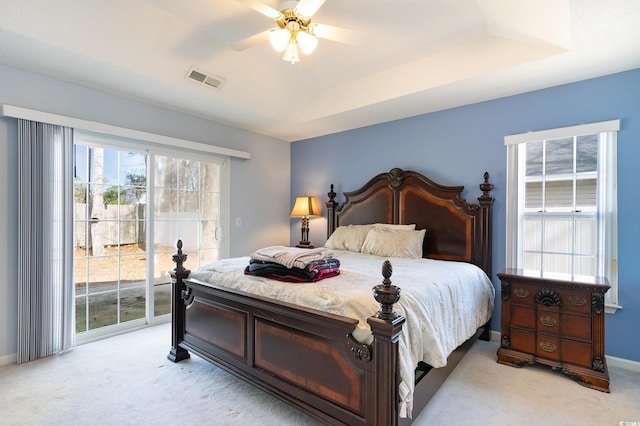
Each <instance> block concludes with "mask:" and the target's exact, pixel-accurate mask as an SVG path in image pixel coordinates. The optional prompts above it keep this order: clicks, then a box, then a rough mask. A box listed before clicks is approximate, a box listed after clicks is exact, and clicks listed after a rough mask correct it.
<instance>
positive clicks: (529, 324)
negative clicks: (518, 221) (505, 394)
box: [498, 269, 610, 392]
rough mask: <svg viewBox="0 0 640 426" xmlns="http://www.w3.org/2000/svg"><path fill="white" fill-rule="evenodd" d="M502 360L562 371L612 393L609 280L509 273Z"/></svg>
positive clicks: (504, 294) (504, 288) (505, 284)
mask: <svg viewBox="0 0 640 426" xmlns="http://www.w3.org/2000/svg"><path fill="white" fill-rule="evenodd" d="M498 278H500V281H501V284H502V285H501V288H502V302H501V311H502V312H501V334H502V338H501V342H500V349H498V362H499V363H502V364H507V365H511V366H513V367H522V366H524V365H532V364H534V363H540V364H545V365H549V366H551V367H553V368H554V369H559V370H560V371H562V372H563V373H565V374H566V375H568V376H570V377H572V378H573V379H575V380H576V381H577V382H578V383H580V384H581V385H583V386H587V387H590V388H593V389H597V390H600V391H603V392H609V372H608V370H607V361H606V359H605V354H604V315H605V313H604V295H605V293H606V292H607V290H609V288H610V287H609V284H608V282H607V280H606V279H605V278H595V279H589V278H586V279H574V278H572V277H569V276H566V275H564V276H563V275H560V274H549V275H547V274H542V275H541V274H540V273H537V274H532V273H527V272H524V271H522V270H519V269H507V270H505V271H503V272H502V273H500V274H498Z"/></svg>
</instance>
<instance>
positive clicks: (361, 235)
mask: <svg viewBox="0 0 640 426" xmlns="http://www.w3.org/2000/svg"><path fill="white" fill-rule="evenodd" d="M371 229H373V225H346V226H338V227H337V228H336V230H335V231H333V233H332V234H331V236H330V237H329V239H328V240H327V242H326V244H325V245H324V246H325V247H326V248H329V249H333V250H349V251H355V252H358V253H359V252H360V250H361V249H362V243H364V240H365V238H367V234H368V233H369V231H370V230H371Z"/></svg>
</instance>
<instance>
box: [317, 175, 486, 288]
mask: <svg viewBox="0 0 640 426" xmlns="http://www.w3.org/2000/svg"><path fill="white" fill-rule="evenodd" d="M463 189H464V186H444V185H440V184H437V183H435V182H433V181H432V180H430V179H429V178H427V177H425V176H423V175H422V174H420V173H418V172H412V171H405V170H402V169H399V168H394V169H391V171H389V172H388V173H381V174H379V175H377V176H375V177H373V178H372V179H371V180H369V182H367V183H366V184H365V185H364V186H362V187H361V188H360V189H358V190H355V191H351V192H345V193H344V195H345V197H346V200H345V202H344V203H343V204H342V205H341V206H338V203H337V202H336V201H335V197H336V193H335V192H333V185H331V191H330V192H329V194H328V196H329V201H327V203H326V206H327V212H328V229H327V238H328V237H329V236H330V235H331V234H332V233H333V231H334V230H335V229H336V228H337V227H338V226H340V225H352V224H353V225H355V224H367V223H394V224H411V223H415V224H416V229H426V230H427V232H426V236H425V239H424V246H423V257H428V258H432V259H443V260H457V261H464V262H470V263H474V264H476V265H478V266H479V267H480V268H482V269H483V270H484V271H485V272H486V273H487V275H488V276H491V206H492V204H493V197H491V195H490V193H491V190H492V189H493V185H492V184H491V183H489V173H487V172H485V173H484V182H482V183H481V184H480V190H481V191H482V195H481V196H480V197H478V204H469V203H467V201H466V200H464V199H463V198H461V196H460V194H461V192H462V190H463Z"/></svg>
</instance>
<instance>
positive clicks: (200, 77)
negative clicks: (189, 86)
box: [187, 67, 224, 89]
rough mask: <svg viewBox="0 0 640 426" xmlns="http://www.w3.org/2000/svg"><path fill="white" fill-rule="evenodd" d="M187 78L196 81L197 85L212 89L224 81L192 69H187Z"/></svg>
mask: <svg viewBox="0 0 640 426" xmlns="http://www.w3.org/2000/svg"><path fill="white" fill-rule="evenodd" d="M187 78H189V79H191V80H193V81H197V82H198V83H201V84H206V85H207V86H210V87H213V88H214V89H217V88H219V87H220V86H221V85H222V82H223V81H224V80H223V79H221V78H220V77H216V76H214V75H211V74H208V73H206V72H204V71H201V70H197V69H195V68H193V67H191V68H190V69H189V72H188V73H187Z"/></svg>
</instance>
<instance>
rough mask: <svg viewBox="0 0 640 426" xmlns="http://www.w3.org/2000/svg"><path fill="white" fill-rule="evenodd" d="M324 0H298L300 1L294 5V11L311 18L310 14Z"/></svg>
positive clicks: (318, 7)
mask: <svg viewBox="0 0 640 426" xmlns="http://www.w3.org/2000/svg"><path fill="white" fill-rule="evenodd" d="M325 1H326V0H300V3H298V5H297V6H296V12H297V13H299V14H300V15H302V16H304V17H305V18H311V16H312V15H313V14H314V13H316V12H317V11H318V9H320V8H321V7H322V5H323V4H324V2H325Z"/></svg>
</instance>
